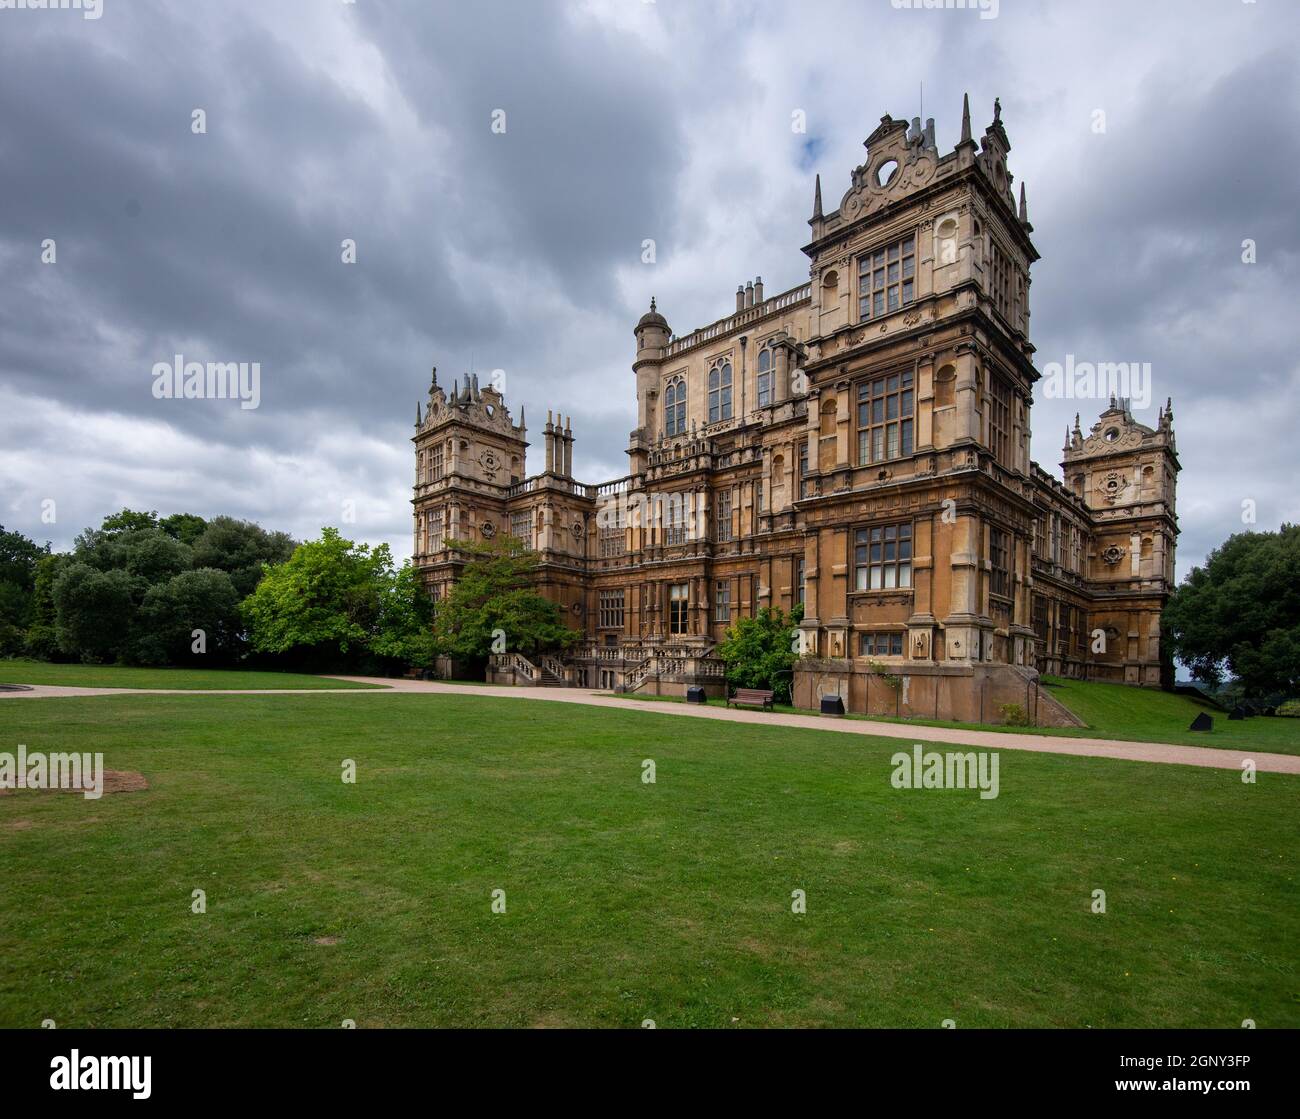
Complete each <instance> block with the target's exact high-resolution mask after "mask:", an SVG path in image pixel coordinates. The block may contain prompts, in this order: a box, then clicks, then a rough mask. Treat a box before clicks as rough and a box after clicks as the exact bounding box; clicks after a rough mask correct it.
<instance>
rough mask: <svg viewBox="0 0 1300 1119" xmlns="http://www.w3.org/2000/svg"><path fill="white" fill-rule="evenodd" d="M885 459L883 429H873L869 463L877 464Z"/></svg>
mask: <svg viewBox="0 0 1300 1119" xmlns="http://www.w3.org/2000/svg"><path fill="white" fill-rule="evenodd" d="M884 457H885V429H884V428H883V427H877V428H873V429H872V431H871V461H872V462H879V461H880V460H881V459H883V458H884Z"/></svg>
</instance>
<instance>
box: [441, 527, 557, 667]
mask: <svg viewBox="0 0 1300 1119" xmlns="http://www.w3.org/2000/svg"><path fill="white" fill-rule="evenodd" d="M457 547H458V549H459V551H460V552H461V554H462V555H463V556H464V557H465V558H466V559H467V561H468V562H467V563H466V564H465V566H464V568H462V569H461V573H460V576H459V577H458V578H457V580H456V582H455V584H454V585H453V586H452V589H451V591H450V592H449V593H448V595H447V597H446V598H445V599H443V600H442V601H441V602H440V603H438V604H437V607H436V608H435V611H434V635H435V638H436V641H437V646H438V650H439V652H441V653H445V654H446V655H447V656H451V657H454V658H456V659H457V660H460V661H462V662H466V663H469V664H481V663H483V662H484V661H486V660H487V657H488V655H489V654H490V653H492V652H493V651H494V639H495V637H496V635H497V633H498V632H499V633H500V634H501V636H502V641H503V643H504V649H503V650H502V649H497V650H496V651H509V652H517V653H522V654H524V656H533V655H535V654H536V653H539V652H549V651H560V650H563V649H567V648H570V647H571V646H572V645H573V644H574V643H575V642H577V641H578V639H579V636H580V635H579V634H578V633H577V632H576V631H575V630H572V629H570V628H569V627H568V626H567V625H565V623H564V614H563V612H562V611H561V610H560V608H559V606H557V605H556V604H555V603H553V602H551V601H550V599H548V598H545V597H543V596H542V595H540V594H538V593H537V591H535V590H533V588H532V575H533V572H534V571H536V569H537V562H538V561H537V554H536V553H535V552H531V551H529V550H528V549H527V548H525V547H524V546H523V544H522V543H520V542H519V541H518V540H516V539H515V538H514V537H513V536H506V537H501V538H498V539H497V540H494V541H492V542H491V543H488V544H470V543H460V544H458V545H457Z"/></svg>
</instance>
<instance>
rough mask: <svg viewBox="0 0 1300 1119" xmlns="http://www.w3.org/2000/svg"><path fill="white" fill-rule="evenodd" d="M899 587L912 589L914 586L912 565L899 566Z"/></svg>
mask: <svg viewBox="0 0 1300 1119" xmlns="http://www.w3.org/2000/svg"><path fill="white" fill-rule="evenodd" d="M898 585H899V586H900V587H910V586H911V585H912V565H911V564H910V563H900V564H899V565H898Z"/></svg>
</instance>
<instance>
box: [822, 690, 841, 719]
mask: <svg viewBox="0 0 1300 1119" xmlns="http://www.w3.org/2000/svg"><path fill="white" fill-rule="evenodd" d="M822 714H823V715H833V716H836V717H838V716H840V715H843V714H844V700H843V699H841V698H840V697H839V696H837V695H824V696H822Z"/></svg>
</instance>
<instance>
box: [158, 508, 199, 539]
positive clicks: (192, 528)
mask: <svg viewBox="0 0 1300 1119" xmlns="http://www.w3.org/2000/svg"><path fill="white" fill-rule="evenodd" d="M158 527H159V528H160V529H162V530H163V532H165V533H166V534H167V535H168V536H170V537H171V538H172V539H173V540H179V541H180V542H181V543H182V544H188V545H190V546H191V547H193V546H194V541H195V540H197V539H198V538H199V537H200V536H201V535H202V534H203V530H204V529H206V528H207V527H208V522H207V521H205V520H204V519H203V518H202V517H200V516H198V515H197V514H194V513H173V514H172V515H171V516H170V517H164V518H163V519H162V520H161V521H159V522H158Z"/></svg>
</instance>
